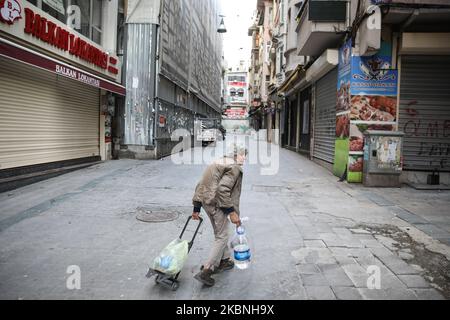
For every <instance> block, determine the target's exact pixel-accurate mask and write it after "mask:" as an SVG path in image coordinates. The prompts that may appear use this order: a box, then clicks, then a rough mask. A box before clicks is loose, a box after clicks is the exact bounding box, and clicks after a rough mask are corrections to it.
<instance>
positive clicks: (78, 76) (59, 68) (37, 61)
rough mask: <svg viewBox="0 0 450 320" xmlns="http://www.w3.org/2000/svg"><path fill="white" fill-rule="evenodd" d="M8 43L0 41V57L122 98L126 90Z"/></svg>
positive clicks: (113, 83) (111, 82)
mask: <svg viewBox="0 0 450 320" xmlns="http://www.w3.org/2000/svg"><path fill="white" fill-rule="evenodd" d="M10 43H11V42H10V41H7V40H2V39H0V56H5V57H9V58H13V59H15V60H18V61H22V62H25V63H28V64H31V65H34V66H37V67H39V68H42V69H45V70H48V71H50V72H53V73H57V74H59V75H61V76H64V77H68V78H71V79H73V80H77V81H80V82H83V83H85V84H87V85H90V86H94V87H97V88H101V89H104V90H107V91H110V92H115V93H117V94H120V95H122V96H124V95H125V93H126V90H125V88H124V87H123V86H121V85H119V84H117V83H115V82H113V81H109V80H106V79H104V78H102V77H98V76H95V75H93V74H90V73H88V72H85V71H82V70H80V69H78V68H75V67H72V66H69V65H67V64H65V63H61V62H58V61H57V60H55V59H51V58H46V57H44V56H41V55H37V54H35V53H33V52H31V51H29V50H25V49H22V48H19V47H16V46H14V45H11V44H10Z"/></svg>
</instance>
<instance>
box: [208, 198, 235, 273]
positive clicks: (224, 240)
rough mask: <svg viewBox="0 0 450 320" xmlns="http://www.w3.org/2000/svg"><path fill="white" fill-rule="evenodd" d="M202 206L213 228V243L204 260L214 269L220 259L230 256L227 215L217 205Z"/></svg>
mask: <svg viewBox="0 0 450 320" xmlns="http://www.w3.org/2000/svg"><path fill="white" fill-rule="evenodd" d="M203 208H204V209H205V211H206V214H207V215H208V217H209V219H210V220H211V224H212V227H213V230H214V243H213V246H212V248H211V251H210V252H209V257H208V260H207V262H206V263H207V264H208V265H209V266H210V268H212V269H213V270H214V269H215V268H217V267H218V266H219V264H220V260H223V259H228V258H230V250H229V247H228V240H229V237H230V233H229V231H230V221H229V219H228V216H227V215H226V214H225V213H223V211H222V210H220V208H218V207H215V206H204V207H203Z"/></svg>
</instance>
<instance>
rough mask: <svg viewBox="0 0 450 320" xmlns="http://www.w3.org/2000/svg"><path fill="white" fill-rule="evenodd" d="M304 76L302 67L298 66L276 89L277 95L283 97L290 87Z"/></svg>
mask: <svg viewBox="0 0 450 320" xmlns="http://www.w3.org/2000/svg"><path fill="white" fill-rule="evenodd" d="M304 74H305V70H304V69H303V66H301V65H298V66H297V68H295V70H294V72H292V74H291V75H290V76H289V77H288V78H287V79H286V80H284V82H283V83H282V84H281V86H280V87H279V88H278V94H281V95H285V94H286V92H287V91H288V90H289V89H290V87H291V86H292V85H294V84H295V83H296V82H297V81H298V80H299V79H300V78H301V77H302V76H303V75H304Z"/></svg>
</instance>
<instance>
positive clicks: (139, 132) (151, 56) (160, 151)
mask: <svg viewBox="0 0 450 320" xmlns="http://www.w3.org/2000/svg"><path fill="white" fill-rule="evenodd" d="M219 11H220V10H219V2H218V1H216V0H208V1H195V0H181V1H180V0H158V1H133V0H130V1H128V7H127V15H126V17H127V18H126V30H127V31H126V41H127V45H126V52H125V57H126V59H125V60H126V62H125V70H126V71H125V72H126V88H127V97H126V103H125V107H124V112H123V114H124V119H123V124H122V128H123V137H122V138H123V139H122V141H121V150H120V153H121V155H122V156H127V157H132V158H140V159H147V158H150V159H155V158H160V157H163V156H166V155H169V154H171V152H172V149H173V147H174V146H175V145H176V144H178V143H179V141H178V139H175V141H173V139H172V135H173V133H174V132H175V131H176V130H177V129H186V130H187V132H188V133H189V135H190V136H191V138H192V141H193V136H194V122H195V120H196V119H200V118H216V119H220V118H221V112H222V110H221V107H222V103H221V90H222V86H221V79H222V52H223V50H222V38H221V35H220V34H219V33H217V27H218V26H219V22H220V20H219V18H220V17H219V13H220V12H219Z"/></svg>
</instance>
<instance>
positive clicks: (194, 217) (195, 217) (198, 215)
mask: <svg viewBox="0 0 450 320" xmlns="http://www.w3.org/2000/svg"><path fill="white" fill-rule="evenodd" d="M192 219H193V220H200V213H199V212H192Z"/></svg>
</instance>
